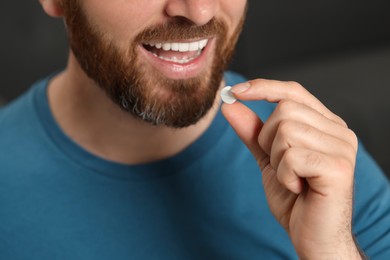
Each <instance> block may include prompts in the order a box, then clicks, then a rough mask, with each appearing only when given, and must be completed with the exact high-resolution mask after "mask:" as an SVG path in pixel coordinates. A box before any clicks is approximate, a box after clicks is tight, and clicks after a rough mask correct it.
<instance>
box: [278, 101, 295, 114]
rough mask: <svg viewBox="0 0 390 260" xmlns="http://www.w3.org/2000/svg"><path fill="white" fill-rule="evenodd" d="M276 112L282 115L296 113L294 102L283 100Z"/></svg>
mask: <svg viewBox="0 0 390 260" xmlns="http://www.w3.org/2000/svg"><path fill="white" fill-rule="evenodd" d="M276 110H277V112H278V113H280V114H289V113H291V111H294V102H292V101H290V100H288V99H283V100H281V101H280V102H279V104H278V106H277V107H276Z"/></svg>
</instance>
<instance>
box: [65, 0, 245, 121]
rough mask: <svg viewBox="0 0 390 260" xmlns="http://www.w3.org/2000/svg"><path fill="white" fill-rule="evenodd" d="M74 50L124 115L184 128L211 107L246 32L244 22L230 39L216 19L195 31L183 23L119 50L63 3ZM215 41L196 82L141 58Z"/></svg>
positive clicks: (77, 9) (156, 29)
mask: <svg viewBox="0 0 390 260" xmlns="http://www.w3.org/2000/svg"><path fill="white" fill-rule="evenodd" d="M63 7H64V16H65V22H66V25H67V30H68V40H69V44H70V47H71V50H72V52H73V54H74V56H75V57H76V59H77V61H78V63H79V64H80V66H81V68H82V69H83V70H84V72H85V73H86V74H87V76H88V77H89V78H91V79H92V80H94V82H95V83H96V84H97V85H98V86H99V87H100V88H101V89H103V90H104V92H105V93H106V94H107V96H108V97H109V98H110V99H111V100H112V101H113V102H114V103H115V104H117V105H118V106H119V107H120V108H121V109H122V110H124V111H126V112H128V113H129V114H131V115H132V116H135V117H136V118H140V119H142V120H144V121H146V122H149V123H151V124H153V125H164V126H168V127H172V128H183V127H187V126H190V125H193V124H196V123H197V122H198V121H199V120H200V119H201V118H202V117H204V116H205V115H206V114H207V112H208V111H209V110H210V108H211V107H212V106H213V104H214V102H215V98H216V94H217V92H218V90H219V87H220V84H221V82H222V79H223V73H224V71H225V69H226V68H227V65H228V63H229V62H230V60H231V57H232V55H233V50H234V48H235V45H236V43H237V40H238V36H239V34H240V32H241V30H242V26H243V21H244V15H243V17H242V20H241V22H240V23H239V25H238V26H237V28H236V29H235V30H234V32H233V34H232V36H230V38H229V39H228V26H227V25H226V23H225V22H223V21H222V20H218V19H216V18H214V19H212V20H211V21H210V22H208V23H207V24H205V25H202V26H196V25H194V24H193V23H192V22H190V21H189V20H187V19H185V18H172V19H171V20H170V21H169V22H167V23H165V24H162V25H156V26H153V27H149V28H146V29H145V30H144V31H142V32H141V33H139V34H138V35H137V36H136V37H135V39H134V40H133V41H132V42H131V43H130V44H129V47H128V49H127V50H121V49H120V48H118V47H117V46H116V45H115V43H114V42H113V41H110V40H108V39H107V37H105V34H104V33H103V32H101V31H99V30H98V29H97V28H96V27H94V26H92V25H91V24H90V23H89V21H88V19H87V16H86V15H85V13H84V11H83V10H82V8H81V6H80V4H79V3H78V0H67V1H63ZM212 37H213V38H215V40H216V44H215V46H216V47H215V49H214V53H213V54H212V55H213V57H212V58H213V60H212V63H211V65H210V66H209V67H208V68H205V69H204V70H203V71H202V72H201V73H200V74H199V75H198V76H196V77H193V78H189V79H171V78H168V77H166V76H164V75H163V74H162V73H160V72H159V71H158V70H156V69H154V68H152V67H151V65H149V64H147V63H146V62H145V61H143V60H142V59H141V58H140V57H139V56H140V55H139V54H138V53H137V49H138V48H139V46H142V43H147V42H173V41H178V40H187V39H206V38H212Z"/></svg>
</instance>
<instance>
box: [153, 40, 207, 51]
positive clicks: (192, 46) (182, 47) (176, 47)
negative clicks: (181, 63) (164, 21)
mask: <svg viewBox="0 0 390 260" xmlns="http://www.w3.org/2000/svg"><path fill="white" fill-rule="evenodd" d="M207 43H208V39H204V40H200V41H196V42H173V43H169V42H165V43H148V44H147V45H149V46H151V47H155V48H156V49H161V48H162V49H163V50H164V51H179V52H187V51H200V50H202V49H203V48H204V47H206V45H207Z"/></svg>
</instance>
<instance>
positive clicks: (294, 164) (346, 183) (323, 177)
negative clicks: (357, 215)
mask: <svg viewBox="0 0 390 260" xmlns="http://www.w3.org/2000/svg"><path fill="white" fill-rule="evenodd" d="M353 168H354V165H353V163H351V162H350V161H349V160H346V159H344V158H342V157H334V156H331V155H328V154H323V153H319V152H314V151H312V150H310V149H304V148H295V147H294V148H290V149H288V150H287V151H286V152H285V153H284V155H283V158H282V160H281V162H280V164H279V167H278V169H277V178H278V180H279V182H280V183H281V184H282V185H283V186H285V187H286V188H287V189H288V190H290V191H291V192H293V193H296V194H298V193H301V192H302V190H303V187H304V185H303V179H305V181H307V183H308V185H309V187H310V188H311V189H312V191H314V192H315V193H317V194H319V195H321V196H323V197H327V196H331V195H336V194H334V192H335V191H336V192H337V191H339V192H341V193H344V192H346V193H348V192H350V191H351V189H352V186H353V172H354V171H353Z"/></svg>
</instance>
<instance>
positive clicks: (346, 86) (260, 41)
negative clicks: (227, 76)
mask: <svg viewBox="0 0 390 260" xmlns="http://www.w3.org/2000/svg"><path fill="white" fill-rule="evenodd" d="M226 1H229V0H226ZM249 4H250V8H249V13H248V19H247V23H246V27H245V29H244V32H243V35H242V37H241V40H240V42H239V45H238V48H237V53H236V55H235V57H234V60H233V63H232V65H231V69H233V70H235V71H238V72H240V73H242V74H244V75H245V76H247V77H248V78H256V77H264V78H275V79H281V80H295V81H298V82H300V83H301V84H303V85H304V86H305V87H306V88H308V89H309V90H310V91H311V92H312V93H313V94H315V95H316V96H317V97H319V99H320V100H321V101H323V103H325V104H326V105H327V106H328V107H329V108H330V109H331V110H333V111H334V112H336V113H337V114H339V115H340V116H342V117H343V118H344V119H345V120H346V121H347V123H348V124H349V126H350V127H351V128H352V129H353V130H355V132H356V133H357V134H358V136H359V137H360V138H361V140H362V141H363V142H364V144H365V146H366V148H367V149H368V150H369V151H370V152H371V153H372V154H373V156H374V158H375V159H376V160H377V161H378V162H379V164H380V165H381V166H382V168H384V169H385V171H386V172H387V173H388V174H389V173H390V160H389V154H390V153H389V152H388V147H390V103H389V102H388V99H389V96H390V1H388V0H370V1H368V0H341V1H340V0H320V1H313V0H297V1H291V0H272V1H261V0H252V1H249ZM0 13H1V15H0V31H1V41H0V46H1V48H0V57H1V59H0V69H1V70H0V71H1V79H2V81H1V85H0V103H2V104H5V103H7V102H10V101H11V100H12V99H14V98H16V97H17V96H19V95H20V94H21V93H22V92H24V91H25V90H26V89H28V88H29V86H30V85H31V84H32V83H33V82H35V81H36V80H38V79H40V78H42V77H45V76H47V75H48V74H50V73H52V72H54V71H58V70H61V69H63V68H64V66H65V64H66V57H67V44H66V35H65V30H64V26H63V22H62V21H61V20H60V19H53V18H49V17H47V16H46V15H45V14H44V13H43V11H42V9H41V7H40V5H39V2H38V0H28V1H26V0H13V1H1V2H0Z"/></svg>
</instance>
